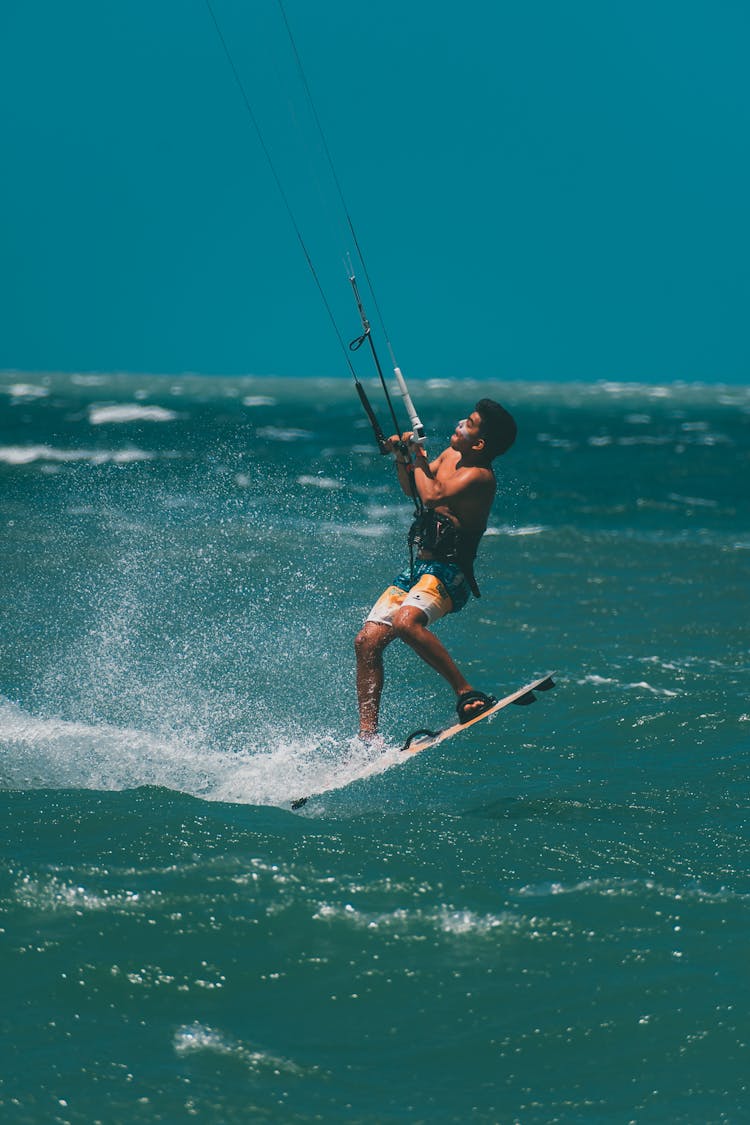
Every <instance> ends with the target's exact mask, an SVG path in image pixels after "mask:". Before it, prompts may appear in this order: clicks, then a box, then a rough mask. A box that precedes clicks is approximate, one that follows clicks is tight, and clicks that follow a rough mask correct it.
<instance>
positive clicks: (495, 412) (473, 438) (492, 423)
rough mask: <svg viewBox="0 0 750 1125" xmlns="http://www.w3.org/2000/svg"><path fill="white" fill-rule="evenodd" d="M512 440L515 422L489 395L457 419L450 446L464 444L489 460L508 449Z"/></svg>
mask: <svg viewBox="0 0 750 1125" xmlns="http://www.w3.org/2000/svg"><path fill="white" fill-rule="evenodd" d="M515 440H516V423H515V422H514V420H513V418H512V417H511V415H510V414H509V413H508V411H507V410H506V409H505V407H503V406H501V405H500V403H499V402H494V401H493V399H491V398H483V399H480V400H479V402H478V403H477V404H476V406H475V407H474V409H473V411H472V412H471V414H470V415H469V417H468V418H464V419H463V421H461V422H459V424H458V426H457V427H456V431H455V433H454V435H453V437H452V438H451V445H454V446H455V447H456V448H460V447H461V445H462V444H465V446H466V448H467V450H468V449H471V450H473V451H474V453H475V454H479V455H480V456H482V457H483V458H486V459H487V460H489V461H492V460H494V458H495V457H499V456H500V455H501V454H502V453H505V452H507V450H509V449H510V447H511V445H512V444H513V442H514V441H515Z"/></svg>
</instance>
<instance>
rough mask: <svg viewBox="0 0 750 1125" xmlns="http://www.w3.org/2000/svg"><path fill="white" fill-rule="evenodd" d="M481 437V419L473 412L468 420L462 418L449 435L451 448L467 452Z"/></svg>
mask: <svg viewBox="0 0 750 1125" xmlns="http://www.w3.org/2000/svg"><path fill="white" fill-rule="evenodd" d="M481 436H482V419H481V418H480V417H479V415H478V414H477V412H476V410H473V411H472V412H471V414H470V415H469V417H468V418H462V419H461V421H460V422H459V423H458V425H457V426H456V428H455V430H454V431H453V434H452V435H451V448H452V449H458V450H463V451H466V452H468V450H470V449H471V448H472V447H473V446H474V445H476V443H477V442H478V441H479V439H480V438H481Z"/></svg>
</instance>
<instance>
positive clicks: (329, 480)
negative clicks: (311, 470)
mask: <svg viewBox="0 0 750 1125" xmlns="http://www.w3.org/2000/svg"><path fill="white" fill-rule="evenodd" d="M297 484H302V485H311V486H312V487H313V488H324V489H330V488H333V489H336V488H343V487H344V486H343V484H342V482H341V481H340V480H334V478H333V477H313V476H305V475H303V476H301V477H297Z"/></svg>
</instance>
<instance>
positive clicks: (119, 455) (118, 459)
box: [0, 445, 155, 465]
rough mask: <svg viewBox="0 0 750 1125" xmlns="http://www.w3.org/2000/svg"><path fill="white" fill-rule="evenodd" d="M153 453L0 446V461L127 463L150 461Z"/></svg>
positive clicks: (11, 463)
mask: <svg viewBox="0 0 750 1125" xmlns="http://www.w3.org/2000/svg"><path fill="white" fill-rule="evenodd" d="M154 456H155V455H154V454H153V453H148V452H146V451H145V450H143V449H55V448H54V447H53V446H50V445H4V446H0V463H2V464H5V465H31V464H33V463H34V462H35V461H44V462H63V463H65V462H74V461H88V462H90V463H91V464H92V465H107V464H114V465H128V464H130V463H131V462H133V461H151V460H153V458H154Z"/></svg>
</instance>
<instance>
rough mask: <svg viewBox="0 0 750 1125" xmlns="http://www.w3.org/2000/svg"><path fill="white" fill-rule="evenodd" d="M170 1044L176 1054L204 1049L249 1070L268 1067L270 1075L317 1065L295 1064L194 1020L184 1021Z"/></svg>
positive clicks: (296, 1072)
mask: <svg viewBox="0 0 750 1125" xmlns="http://www.w3.org/2000/svg"><path fill="white" fill-rule="evenodd" d="M173 1046H174V1049H175V1051H176V1052H177V1054H179V1055H185V1054H192V1053H197V1052H199V1051H208V1052H211V1053H212V1054H216V1055H231V1056H232V1057H233V1058H235V1059H237V1060H238V1061H239V1062H241V1063H244V1065H245V1066H246V1067H247V1068H248V1069H249V1070H252V1071H261V1070H270V1071H272V1072H273V1073H274V1074H285V1075H287V1076H294V1075H300V1076H301V1075H304V1074H305V1073H314V1072H315V1071H316V1070H317V1069H318V1068H317V1067H309V1068H304V1067H301V1066H298V1065H297V1063H295V1062H293V1061H292V1060H291V1059H285V1058H281V1057H280V1056H278V1055H273V1054H271V1053H270V1052H268V1051H262V1050H258V1049H257V1048H256V1047H254V1046H251V1045H250V1044H247V1043H244V1042H243V1041H242V1040H241V1039H235V1038H234V1037H233V1036H231V1035H228V1034H227V1033H226V1032H223V1031H220V1030H218V1028H213V1027H210V1026H208V1025H207V1024H203V1023H199V1022H198V1021H197V1020H196V1021H195V1022H194V1023H191V1024H184V1025H183V1026H182V1027H179V1028H178V1029H177V1031H176V1032H175V1034H174V1039H173Z"/></svg>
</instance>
